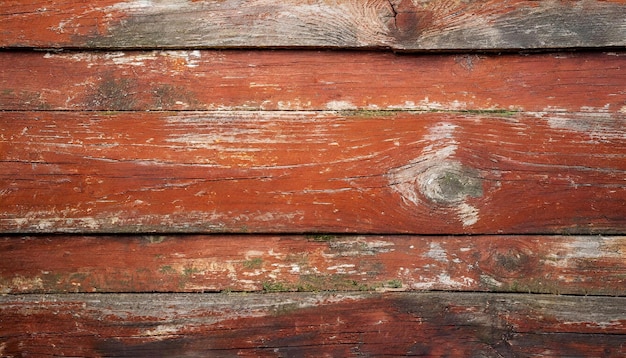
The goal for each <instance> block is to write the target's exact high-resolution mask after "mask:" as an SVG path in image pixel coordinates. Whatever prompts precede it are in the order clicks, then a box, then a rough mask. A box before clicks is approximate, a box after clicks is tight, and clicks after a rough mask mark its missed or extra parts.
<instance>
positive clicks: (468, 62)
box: [0, 51, 626, 113]
mask: <svg viewBox="0 0 626 358" xmlns="http://www.w3.org/2000/svg"><path fill="white" fill-rule="evenodd" d="M0 64H2V66H0V109H2V110H110V111H119V110H329V109H330V110H355V109H367V110H380V109H385V110H387V109H389V110H401V109H409V110H499V111H533V112H537V111H539V112H563V111H571V112H577V111H603V112H622V113H626V92H625V91H624V83H626V70H625V69H626V53H624V52H610V53H552V54H536V55H531V56H520V55H500V56H499V55H469V54H463V55H408V54H403V55H396V54H390V53H372V52H367V53H360V52H324V51H322V52H309V51H157V52H150V51H130V52H62V53H56V54H55V53H39V52H0Z"/></svg>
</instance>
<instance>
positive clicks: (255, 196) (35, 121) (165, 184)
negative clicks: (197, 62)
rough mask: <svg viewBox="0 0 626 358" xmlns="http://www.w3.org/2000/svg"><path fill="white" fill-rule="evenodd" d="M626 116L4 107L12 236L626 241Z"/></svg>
mask: <svg viewBox="0 0 626 358" xmlns="http://www.w3.org/2000/svg"><path fill="white" fill-rule="evenodd" d="M625 128H626V117H625V116H624V115H623V114H621V113H616V114H610V113H561V114H558V113H557V114H554V113H553V114H537V113H535V114H525V115H522V114H501V115H500V116H495V115H491V116H489V115H484V114H458V113H457V114H454V113H406V112H397V113H396V112H392V113H390V112H374V113H372V112H349V113H348V112H345V113H332V112H325V113H318V112H313V113H311V112H227V113H225V112H198V113H189V112H178V113H162V112H158V113H157V112H122V113H113V114H111V113H89V112H86V113H73V112H4V113H2V115H1V117H0V140H1V141H0V153H1V155H2V157H1V159H0V160H1V161H2V166H1V167H0V187H2V188H3V191H2V193H1V194H2V195H1V196H0V204H1V205H0V229H1V231H2V232H7V233H9V232H15V233H26V232H59V231H61V232H93V233H97V232H100V233H107V232H186V233H192V232H265V233H269V232H295V233H298V232H355V233H415V234H454V233H474V234H481V233H482V234H485V233H494V234H497V233H504V234H507V233H513V234H515V233H581V234H583V233H619V232H621V231H623V229H624V227H626V217H625V215H624V212H626V210H625V209H626V207H625V206H626V186H625V185H624V178H625V175H624V173H625V170H626V160H625V156H626V141H625V140H624V138H625V132H624V129H625Z"/></svg>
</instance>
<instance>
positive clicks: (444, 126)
mask: <svg viewBox="0 0 626 358" xmlns="http://www.w3.org/2000/svg"><path fill="white" fill-rule="evenodd" d="M458 127H459V126H457V125H456V124H452V123H446V122H442V123H438V124H437V125H436V126H434V127H430V128H429V129H428V135H426V136H425V137H424V139H426V140H430V141H434V142H436V141H439V140H444V139H452V138H454V131H455V130H456V129H457V128H458ZM454 143H457V142H456V141H454Z"/></svg>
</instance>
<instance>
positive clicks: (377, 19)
mask: <svg viewBox="0 0 626 358" xmlns="http://www.w3.org/2000/svg"><path fill="white" fill-rule="evenodd" d="M0 22H2V23H3V24H4V26H3V27H2V30H1V31H0V46H1V47H73V48H76V47H83V48H140V47H143V48H146V47H147V48H168V47H169V48H207V47H214V48H226V47H239V48H240V47H248V48H249V47H297V48H301V47H326V48H337V47H341V48H390V49H394V50H402V51H432V50H468V49H478V50H489V49H498V50H508V49H513V50H517V49H544V48H575V47H583V48H593V47H612V46H622V47H623V46H625V45H626V6H625V3H624V1H623V0H610V1H600V0H587V1H585V2H584V3H582V4H578V5H576V6H573V5H572V4H570V3H567V2H555V1H548V0H543V1H531V0H514V1H502V0H491V1H479V0H471V1H419V2H416V1H408V0H370V1H361V0H334V1H323V0H311V1H306V2H302V1H296V0H289V1H281V2H276V1H268V0H256V1H252V0H244V1H242V0H225V1H191V2H189V1H176V0H164V1H158V2H154V1H144V0H132V1H130V0H129V1H120V0H97V1H91V2H89V4H79V5H77V4H75V2H74V1H68V0H64V1H59V0H54V1H53V0H37V1H29V2H23V1H3V2H2V3H1V4H0ZM164 29H167V31H164Z"/></svg>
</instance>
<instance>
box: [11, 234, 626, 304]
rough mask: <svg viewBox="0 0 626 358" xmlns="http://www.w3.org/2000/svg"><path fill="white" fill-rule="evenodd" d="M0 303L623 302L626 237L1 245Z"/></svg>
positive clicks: (18, 240) (107, 240)
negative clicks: (16, 299) (507, 295)
mask: <svg viewBox="0 0 626 358" xmlns="http://www.w3.org/2000/svg"><path fill="white" fill-rule="evenodd" d="M0 256H2V258H3V259H2V260H0V293H12V294H17V293H20V294H23V293H55V292H58V293H66V292H77V293H79V292H86V293H89V292H206V291H211V292H216V291H222V292H233V291H264V292H274V291H328V290H329V291H406V290H448V291H491V292H522V293H525V292H533V293H559V294H583V295H587V294H589V295H626V237H623V236H622V237H599V236H470V237H458V236H450V237H439V236H435V237H432V236H430V237H414V236H410V237H408V236H331V235H310V236H258V235H253V236H220V235H217V236H149V235H146V236H104V237H102V236H96V237H94V236H44V237H41V236H36V237H4V238H2V239H0Z"/></svg>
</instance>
